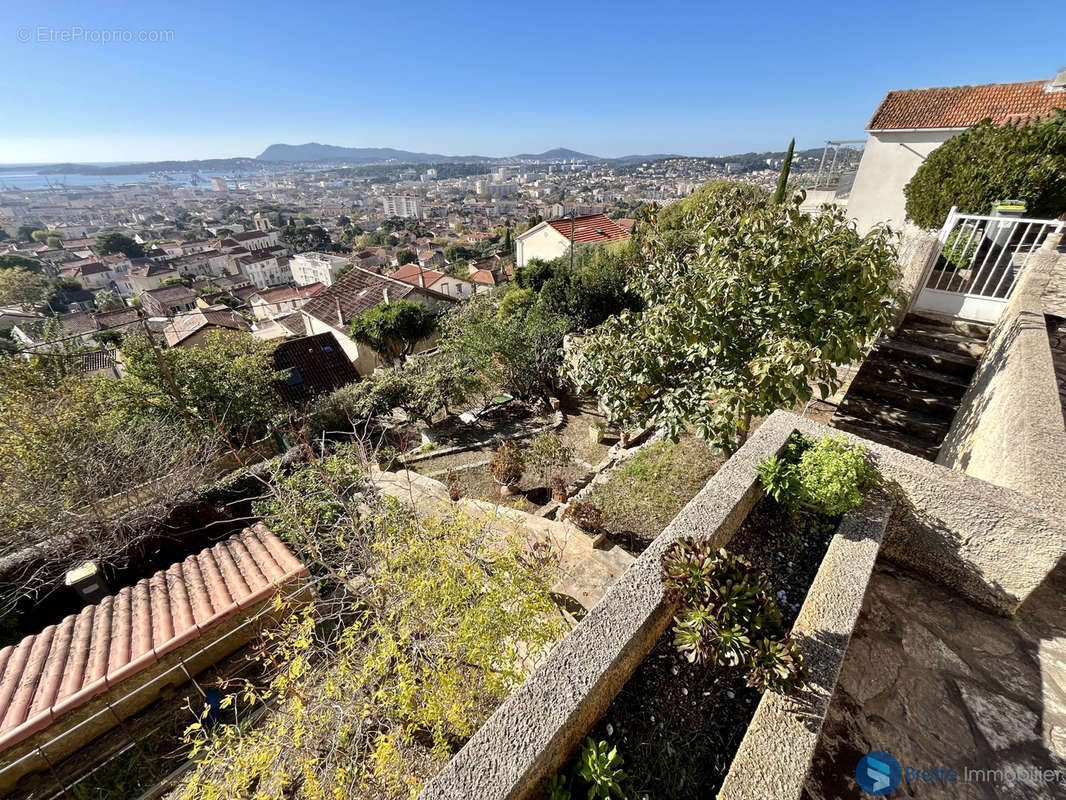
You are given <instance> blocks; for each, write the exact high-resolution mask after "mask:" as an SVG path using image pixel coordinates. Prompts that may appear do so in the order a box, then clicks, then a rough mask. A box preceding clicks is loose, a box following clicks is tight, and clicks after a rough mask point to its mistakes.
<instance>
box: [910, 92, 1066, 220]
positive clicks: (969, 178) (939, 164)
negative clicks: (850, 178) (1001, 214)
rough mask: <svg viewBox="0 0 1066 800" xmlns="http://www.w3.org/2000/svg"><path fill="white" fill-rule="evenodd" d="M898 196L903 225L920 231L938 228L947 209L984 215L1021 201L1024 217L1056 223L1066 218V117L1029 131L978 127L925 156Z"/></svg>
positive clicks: (989, 125) (1060, 113)
mask: <svg viewBox="0 0 1066 800" xmlns="http://www.w3.org/2000/svg"><path fill="white" fill-rule="evenodd" d="M1063 104H1064V105H1066V100H1064V101H1063ZM903 193H904V194H905V195H906V197H907V219H909V220H911V221H912V222H914V223H915V224H917V225H919V226H921V227H923V228H938V227H940V226H941V225H943V224H944V220H945V218H946V217H947V215H948V212H949V211H950V210H951V207H952V206H958V208H959V211H961V212H963V213H968V214H988V213H989V212H990V210H991V206H992V203H994V202H996V201H998V200H1008V199H1010V200H1022V201H1024V202H1025V203H1026V204H1027V206H1028V213H1027V216H1031V217H1042V218H1054V217H1058V216H1059V215H1061V214H1062V213H1063V212H1066V111H1064V110H1059V111H1057V112H1056V113H1055V114H1054V115H1053V116H1052V117H1050V118H1048V119H1045V120H1042V121H1040V122H1034V123H1031V124H1029V125H1018V126H1015V125H993V124H992V123H991V122H990V121H989V120H984V121H983V122H979V123H978V124H977V125H974V126H973V127H972V128H969V129H967V130H965V131H963V132H962V133H960V134H959V135H958V136H955V137H954V138H952V139H949V140H948V141H946V142H945V143H944V144H942V145H941V146H940V147H938V148H937V149H936V150H934V151H933V152H932V153H930V154H929V155H928V156H927V157H926V159H925V161H924V162H923V163H922V165H921V166H920V167H919V168H918V171H917V172H915V173H914V177H913V178H911V180H910V183H908V184H907V186H906V187H905V188H904V190H903Z"/></svg>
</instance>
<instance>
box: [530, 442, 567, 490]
mask: <svg viewBox="0 0 1066 800" xmlns="http://www.w3.org/2000/svg"><path fill="white" fill-rule="evenodd" d="M573 457H574V454H573V451H572V450H571V449H570V448H569V447H568V446H567V444H566V442H564V441H563V440H562V439H561V438H559V434H557V433H556V432H555V431H544V433H541V434H538V435H537V436H534V437H533V439H532V440H530V443H529V453H528V454H527V456H526V461H527V463H528V464H529V465H530V466H531V467H533V468H534V469H535V470H537V472H538V473H539V474H540V476H541V478H542V479H544V480H547V476H548V474H549V473H551V472H554V471H556V470H560V469H562V468H563V467H565V466H566V465H567V464H569V463H570V462H571V460H573Z"/></svg>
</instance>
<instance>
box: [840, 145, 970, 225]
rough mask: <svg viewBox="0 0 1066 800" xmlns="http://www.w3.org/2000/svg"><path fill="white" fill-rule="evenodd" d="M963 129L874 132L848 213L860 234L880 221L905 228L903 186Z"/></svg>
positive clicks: (854, 188)
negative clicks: (933, 153) (927, 159)
mask: <svg viewBox="0 0 1066 800" xmlns="http://www.w3.org/2000/svg"><path fill="white" fill-rule="evenodd" d="M960 132H961V131H959V130H930V131H899V132H880V133H877V132H875V133H871V134H870V138H869V139H868V140H867V142H866V148H865V149H864V150H863V154H862V160H861V161H860V162H859V171H858V172H857V173H856V175H855V183H854V185H853V186H852V188H851V197H850V198H849V199H848V216H849V217H851V218H852V219H854V220H855V222H856V224H857V226H858V229H859V233H861V234H865V233H867V232H868V231H869V230H870V228H872V227H873V226H874V225H876V224H877V223H878V222H887V223H888V224H889V225H891V226H892V227H893V228H894V229H896V230H900V229H902V228H903V225H904V222H905V221H906V212H905V206H906V198H905V197H904V196H903V187H904V186H906V185H907V183H908V182H909V181H910V179H911V178H912V177H914V173H915V172H917V171H918V167H920V166H921V165H922V163H923V162H924V161H925V158H926V156H928V155H929V154H930V153H931V152H933V151H934V150H936V148H938V147H940V145H942V144H943V143H944V142H946V141H947V140H948V139H950V138H951V137H952V136H956V135H957V134H959V133H960Z"/></svg>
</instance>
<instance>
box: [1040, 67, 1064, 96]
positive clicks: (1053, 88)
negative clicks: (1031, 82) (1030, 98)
mask: <svg viewBox="0 0 1066 800" xmlns="http://www.w3.org/2000/svg"><path fill="white" fill-rule="evenodd" d="M1052 92H1066V69H1060V70H1059V74H1058V75H1056V76H1055V77H1054V78H1052V79H1051V80H1050V81H1048V82H1047V85H1046V86H1044V93H1045V94H1050V93H1052Z"/></svg>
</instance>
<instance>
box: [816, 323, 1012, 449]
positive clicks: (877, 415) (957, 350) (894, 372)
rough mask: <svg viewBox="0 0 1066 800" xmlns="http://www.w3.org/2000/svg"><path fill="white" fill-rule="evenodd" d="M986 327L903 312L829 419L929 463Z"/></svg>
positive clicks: (974, 364) (836, 425)
mask: <svg viewBox="0 0 1066 800" xmlns="http://www.w3.org/2000/svg"><path fill="white" fill-rule="evenodd" d="M991 329H992V326H991V325H984V324H981V323H977V322H967V321H964V320H957V319H953V318H951V317H946V316H940V315H937V314H932V313H928V312H916V313H912V314H908V315H907V318H906V319H905V320H904V321H903V324H902V325H901V326H900V328H899V330H897V331H896V333H895V334H894V335H893V336H892V337H891V338H882V339H879V340H878V341H877V343H876V344H875V345H874V348H873V350H871V351H870V354H869V355H868V356H867V357H866V360H865V361H864V362H863V363H862V366H861V367H860V368H859V371H858V373H856V375H855V379H854V380H853V381H852V383H851V386H849V387H848V390H847V393H846V394H845V395H844V399H843V400H842V401H841V403H840V406H839V407H838V408H837V411H836V413H835V414H834V415H833V418H832V419H831V420H830V422H829V424H830V425H831V426H832V427H834V428H839V429H841V430H844V431H847V432H849V433H854V434H855V435H856V436H862V437H864V438H866V439H870V440H872V441H875V442H880V443H882V444H887V445H890V446H891V447H895V448H896V449H898V450H902V451H904V452H906V453H911V454H913V455H916V456H920V457H922V458H925V459H928V460H929V461H935V460H936V456H937V452H938V451H939V450H940V445H941V444H942V443H943V441H944V436H945V435H946V434H947V432H948V429H949V428H950V427H951V422H952V420H953V419H954V418H955V412H956V411H957V410H958V407H959V401H960V400H961V399H962V396H963V394H965V392H966V389H967V388H968V387H969V385H970V381H971V380H972V378H973V374H974V370H975V369H976V368H977V362H978V360H979V359H980V357H981V354H982V353H984V350H985V343H986V341H987V339H988V334H989V331H991Z"/></svg>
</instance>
